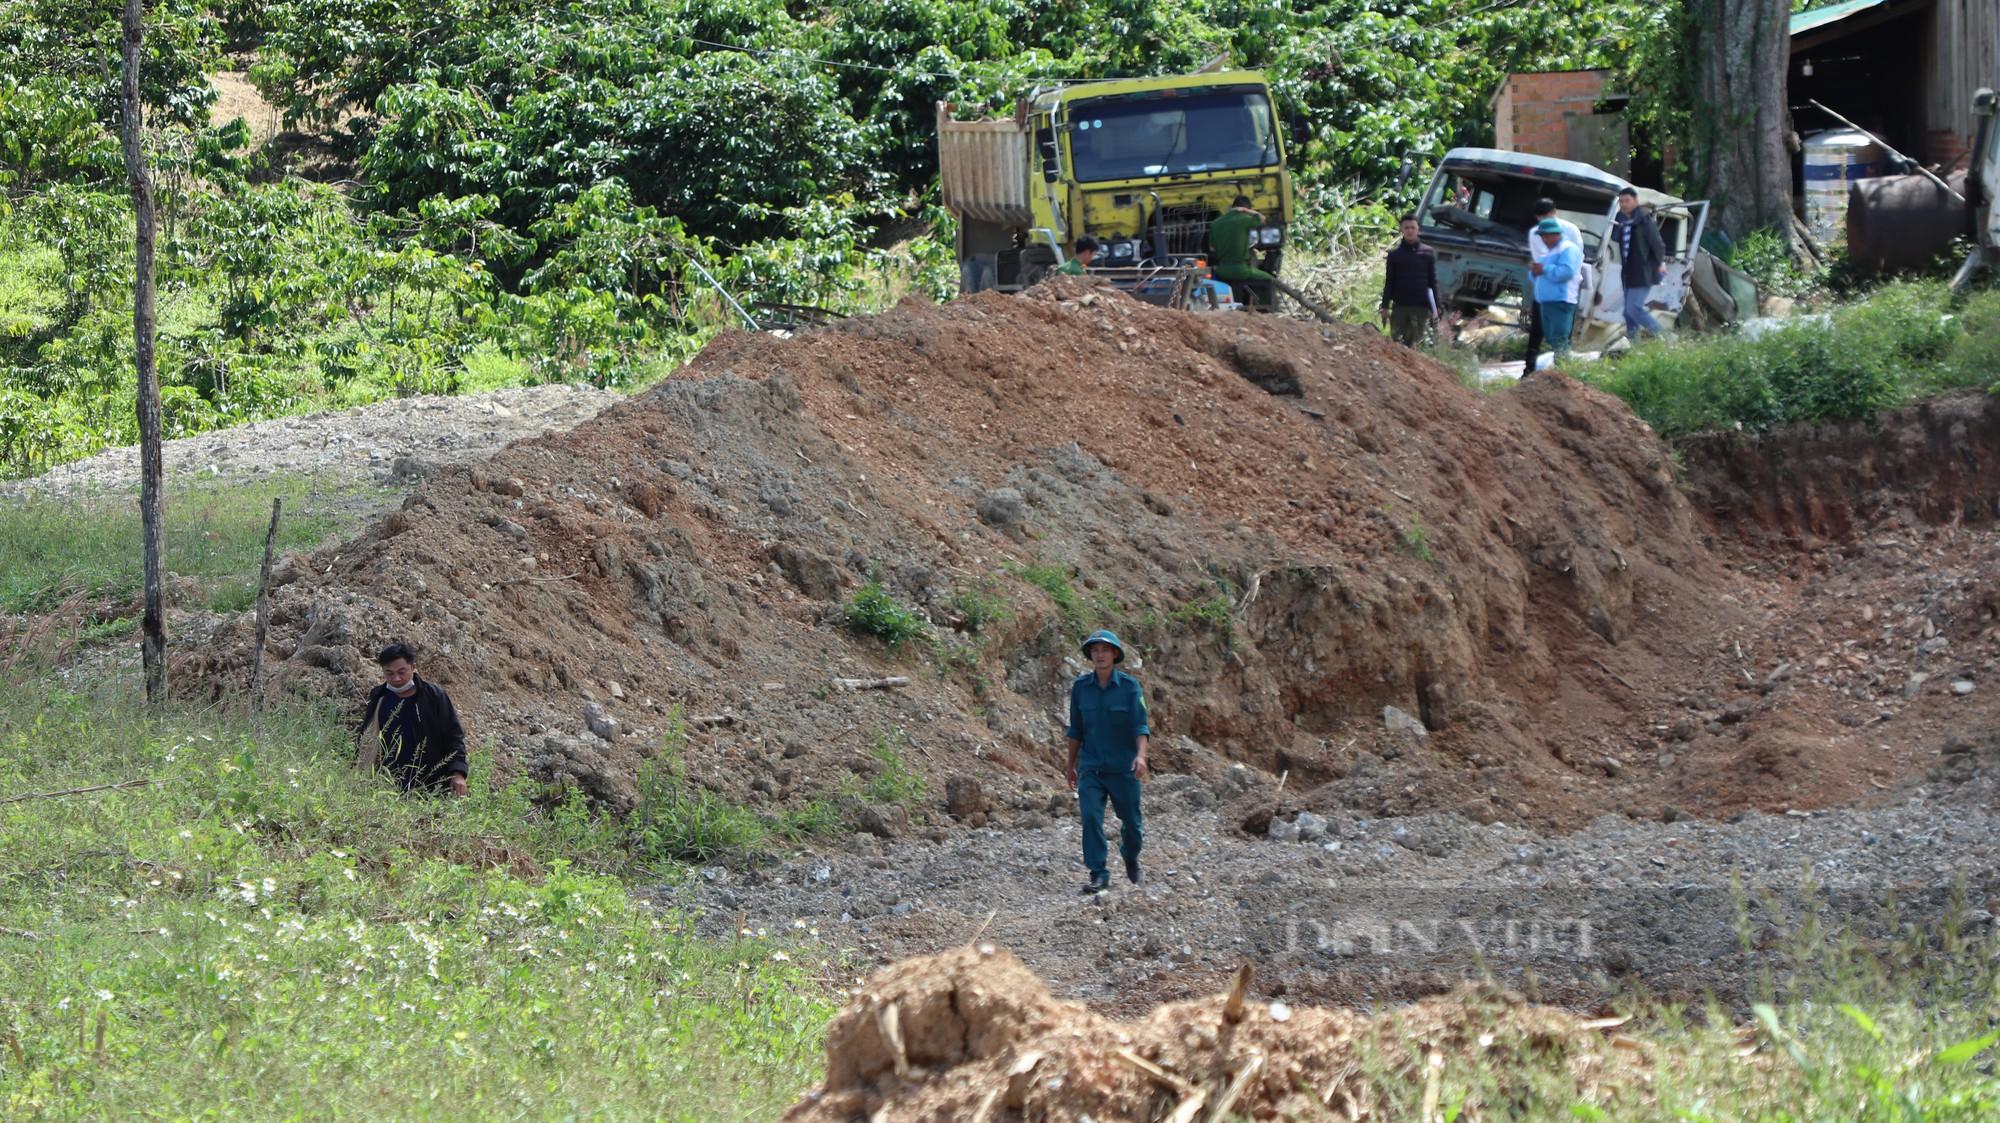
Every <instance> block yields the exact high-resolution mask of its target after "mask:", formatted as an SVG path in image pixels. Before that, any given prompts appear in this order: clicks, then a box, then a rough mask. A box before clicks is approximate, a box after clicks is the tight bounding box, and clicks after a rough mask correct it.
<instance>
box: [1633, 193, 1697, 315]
mask: <svg viewBox="0 0 2000 1123" xmlns="http://www.w3.org/2000/svg"><path fill="white" fill-rule="evenodd" d="M1653 222H1654V223H1655V224H1656V225H1658V226H1659V228H1660V241H1661V242H1663V243H1665V244H1666V247H1667V261H1666V265H1667V275H1666V276H1665V277H1664V278H1662V279H1661V281H1660V283H1659V284H1657V285H1654V286H1653V291H1652V292H1651V293H1648V294H1647V296H1646V307H1647V308H1648V309H1650V310H1651V311H1652V313H1653V316H1654V318H1655V319H1660V324H1661V326H1662V327H1665V326H1668V323H1669V322H1668V321H1667V320H1665V319H1662V318H1661V314H1662V313H1665V314H1666V315H1669V316H1672V317H1673V318H1674V320H1675V321H1678V320H1679V319H1680V315H1681V309H1682V308H1683V307H1685V306H1686V305H1687V301H1688V293H1689V291H1690V288H1691V286H1692V285H1693V283H1694V282H1693V277H1692V273H1693V270H1694V256H1695V254H1696V253H1698V252H1700V250H1701V234H1702V231H1703V230H1704V229H1706V228H1707V226H1708V200H1706V199H1698V200H1696V201H1694V202H1691V203H1675V204H1673V205H1671V206H1665V207H1661V208H1660V209H1659V211H1658V212H1657V213H1656V214H1654V215H1653Z"/></svg>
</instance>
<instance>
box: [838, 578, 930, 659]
mask: <svg viewBox="0 0 2000 1123" xmlns="http://www.w3.org/2000/svg"><path fill="white" fill-rule="evenodd" d="M846 616H847V626H848V627H849V628H850V629H852V630H854V631H855V632H858V633H860V634H861V635H864V636H874V637H875V638H877V639H879V640H881V641H882V642H883V643H885V644H887V645H889V648H890V650H892V651H893V650H895V649H896V648H898V647H901V646H902V645H903V644H904V643H905V642H906V641H909V640H912V639H915V638H916V637H918V636H920V635H923V634H924V633H925V632H926V631H928V630H929V628H930V625H929V624H927V623H925V622H924V619H923V617H921V616H918V615H917V614H916V612H915V611H914V610H913V609H911V608H909V607H907V606H905V605H903V604H902V603H900V602H898V601H897V600H896V598H894V597H892V596H890V595H889V592H888V590H886V589H884V588H883V587H882V585H881V583H880V582H877V581H872V580H871V581H869V582H868V583H867V584H866V585H863V586H861V588H860V589H859V590H858V591H856V592H855V594H854V597H853V599H851V600H849V601H848V602H847V608H846Z"/></svg>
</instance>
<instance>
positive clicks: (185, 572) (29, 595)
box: [0, 477, 369, 612]
mask: <svg viewBox="0 0 2000 1123" xmlns="http://www.w3.org/2000/svg"><path fill="white" fill-rule="evenodd" d="M367 494H369V493H368V492H365V491H361V490H358V489H348V490H345V491H341V490H328V489H323V488H321V487H319V486H318V485H316V484H315V483H314V482H313V481H310V480H307V479H303V478H299V477H286V478H275V479H272V480H267V481H262V482H258V483H229V484H221V483H195V484H187V485H181V486H177V487H170V488H169V490H168V493H167V496H166V499H165V502H164V523H165V526H164V529H165V533H166V557H165V565H166V569H167V571H168V572H169V573H174V574H179V575H181V576H184V577H192V578H195V579H197V580H198V581H200V582H201V584H202V588H203V592H204V594H205V596H204V600H205V601H206V603H208V604H209V605H210V606H211V607H213V608H216V609H218V610H222V611H231V610H235V609H240V608H244V607H248V606H249V605H250V604H251V603H252V602H253V601H254V599H255V597H256V586H255V581H256V576H257V569H258V565H259V563H260V562H261V560H262V557H263V552H264V532H265V530H266V529H267V528H268V527H269V525H270V520H271V500H272V499H274V498H280V497H282V498H283V499H284V500H285V516H284V519H283V520H282V521H281V522H280V523H279V526H278V547H279V549H280V550H294V549H310V548H312V547H314V546H317V545H319V544H320V543H321V542H322V541H324V540H325V539H326V537H327V536H328V535H329V534H331V533H333V532H334V531H335V530H336V529H339V528H340V527H341V526H342V525H343V524H344V523H345V522H347V521H349V520H346V519H343V517H342V516H341V514H340V513H339V512H340V500H342V499H343V498H344V499H347V500H350V501H351V500H352V499H354V498H356V497H358V496H365V495H367ZM6 505H7V514H6V517H5V518H4V519H0V611H3V612H26V611H38V610H44V609H47V608H49V607H51V606H52V605H54V604H56V603H57V602H59V601H61V600H62V599H63V598H64V597H67V596H69V595H70V594H73V593H82V594H84V595H85V596H87V597H89V598H91V599H93V600H98V599H119V598H124V597H129V596H132V595H134V594H136V593H137V592H139V590H140V588H141V586H142V585H143V583H144V576H145V574H144V569H143V566H142V564H141V559H140V556H139V505H138V501H137V499H136V498H135V497H133V496H130V495H110V494H105V495H98V496H93V497H87V498H80V499H53V498H43V497H25V498H10V499H8V500H6Z"/></svg>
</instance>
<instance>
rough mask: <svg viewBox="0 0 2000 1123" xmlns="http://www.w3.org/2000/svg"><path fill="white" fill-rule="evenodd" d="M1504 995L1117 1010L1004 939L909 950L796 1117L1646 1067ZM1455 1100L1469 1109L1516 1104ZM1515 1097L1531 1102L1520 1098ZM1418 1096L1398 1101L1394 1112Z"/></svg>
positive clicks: (1242, 1095) (1380, 1091) (1257, 1115)
mask: <svg viewBox="0 0 2000 1123" xmlns="http://www.w3.org/2000/svg"><path fill="white" fill-rule="evenodd" d="M1619 1021H1620V1019H1604V1020H1600V1021H1586V1020H1583V1019H1579V1018H1577V1017H1575V1016H1573V1015H1569V1014H1565V1013H1563V1012H1561V1011H1557V1010H1552V1009H1549V1008H1547V1007H1539V1006H1534V1005H1530V1004H1528V1003H1526V1002H1523V1001H1522V1000H1521V999H1520V997H1519V996H1517V995H1513V994H1509V993H1506V992H1482V991H1478V990H1472V989H1466V990H1461V991H1460V992H1458V993H1455V994H1453V995H1451V996H1448V997H1443V998H1433V999H1426V1000H1424V1001H1422V1002H1418V1003H1416V1004H1414V1005H1411V1006H1408V1007H1405V1008H1402V1009H1399V1010H1397V1011H1395V1012H1394V1013H1393V1014H1386V1015H1383V1016H1381V1017H1379V1018H1371V1017H1370V1016H1368V1015H1366V1014H1361V1013H1356V1012H1353V1011H1347V1010H1324V1009H1313V1008H1300V1009H1291V1008H1289V1007H1287V1006H1286V1005H1285V1004H1283V1003H1274V1002H1260V1001H1256V1000H1254V999H1248V998H1246V997H1243V996H1242V995H1238V996H1237V999H1236V1001H1235V1002H1234V1003H1232V1001H1231V995H1229V994H1217V995H1212V996H1209V997H1206V998H1200V999H1196V1000H1194V1001H1189V1002H1176V1003H1171V1004H1169V1005H1166V1006H1162V1007H1160V1008H1158V1009H1157V1010H1155V1011H1153V1013H1152V1014H1151V1015H1150V1016H1148V1017H1146V1018H1145V1019H1144V1020H1142V1021H1139V1022H1135V1023H1126V1024H1120V1023H1116V1022H1111V1021H1108V1020H1106V1019H1105V1018H1103V1017H1100V1016H1098V1015H1097V1014H1094V1013H1091V1012H1090V1011H1088V1010H1087V1009H1085V1008H1084V1007H1083V1005H1082V1004H1080V1003H1075V1002H1063V1001H1059V1000H1057V999H1055V998H1054V997H1052V996H1051V995H1050V994H1049V992H1048V991H1047V990H1046V989H1045V988H1044V987H1043V986H1042V984H1041V982H1040V981H1039V980H1038V979H1036V978H1035V976H1034V974H1033V973H1032V972H1030V971H1029V970H1028V969H1027V968H1026V967H1024V966H1022V964H1021V963H1020V961H1019V960H1017V959H1015V958H1014V957H1013V956H1012V955H1010V954H1008V953H1006V952H1004V951H996V950H995V949H994V948H992V947H991V946H990V945H988V946H982V947H979V948H976V949H975V948H965V949H962V950H959V951H954V952H947V953H945V954H942V955H936V956H928V957H923V958H919V959H911V960H905V961H904V962H902V963H898V964H896V965H894V966H892V967H889V968H887V969H885V970H883V971H881V972H880V973H878V974H877V975H876V976H875V977H874V978H873V979H871V980H869V983H868V985H867V986H866V987H865V988H863V990H862V991H861V993H860V994H859V995H858V996H857V997H856V998H855V1000H854V1001H853V1002H852V1003H851V1004H849V1006H848V1007H847V1009H846V1010H844V1011H843V1012H842V1013H841V1014H840V1016H839V1017H838V1018H836V1019H835V1020H834V1023H833V1025H832V1027H831V1028H830V1029H829V1030H828V1033H827V1046H826V1052H827V1075H826V1083H825V1084H824V1085H823V1086H822V1087H821V1088H820V1089H818V1090H816V1091H814V1092H812V1093H810V1094H808V1095H807V1096H806V1098H805V1099H803V1100H801V1101H800V1102H799V1103H798V1104H797V1105H796V1106H794V1107H793V1108H792V1110H791V1111H790V1112H788V1113H786V1115H785V1119H786V1120H787V1121H788V1123H847V1121H849V1120H856V1119H867V1120H871V1121H873V1123H901V1121H905V1120H907V1121H910V1123H918V1121H922V1123H929V1121H931V1120H939V1119H956V1120H968V1121H975V1123H987V1121H989V1120H991V1121H996V1123H997V1121H1001V1120H1021V1119H1034V1120H1044V1121H1047V1123H1069V1121H1076V1123H1081V1121H1083V1120H1092V1119H1095V1120H1099V1121H1101V1123H1110V1121H1113V1120H1128V1119H1129V1120H1154V1119H1175V1120H1191V1119H1222V1118H1230V1119H1236V1118H1244V1119H1318V1118H1335V1119H1381V1118H1416V1117H1417V1116H1415V1115H1410V1114H1408V1107H1409V1106H1410V1105H1413V1104H1414V1105H1415V1106H1417V1107H1418V1109H1419V1112H1420V1114H1421V1117H1422V1118H1424V1119H1432V1118H1442V1116H1441V1115H1439V1114H1438V1112H1439V1110H1440V1106H1441V1105H1440V1103H1439V1095H1438V1088H1439V1084H1440V1077H1441V1076H1442V1074H1443V1071H1444V1069H1445V1068H1446V1066H1451V1067H1460V1066H1464V1065H1467V1064H1473V1065H1480V1066H1485V1068H1486V1069H1487V1070H1489V1071H1499V1072H1508V1071H1516V1072H1518V1071H1526V1070H1530V1069H1534V1070H1541V1069H1546V1068H1551V1067H1553V1068H1554V1069H1555V1070H1556V1071H1559V1072H1562V1073H1565V1074H1567V1076H1568V1078H1569V1082H1570V1084H1571V1086H1572V1088H1571V1090H1572V1091H1573V1098H1572V1099H1571V1100H1570V1102H1581V1103H1595V1102H1602V1097H1603V1096H1604V1094H1605V1093H1606V1092H1607V1091H1609V1090H1613V1089H1626V1090H1629V1089H1633V1088H1637V1087H1640V1086H1642V1085H1643V1083H1644V1081H1645V1079H1646V1073H1645V1066H1644V1062H1643V1060H1642V1055H1641V1054H1640V1052H1639V1051H1638V1049H1639V1047H1638V1045H1637V1043H1636V1042H1634V1041H1631V1040H1629V1039H1624V1038H1619V1037H1613V1036H1608V1035H1607V1034H1606V1033H1605V1032H1604V1031H1605V1030H1607V1029H1611V1028H1613V1027H1615V1025H1616V1024H1617V1023H1618V1022H1619ZM1544 1092H1546V1088H1544V1089H1539V1090H1536V1091H1535V1092H1532V1093H1531V1091H1530V1090H1529V1089H1527V1088H1525V1087H1523V1088H1519V1089H1504V1088H1503V1089H1501V1090H1500V1092H1499V1094H1498V1097H1497V1098H1498V1101H1499V1102H1495V1103H1491V1104H1482V1103H1477V1102H1468V1103H1463V1104H1460V1105H1458V1106H1459V1110H1461V1111H1466V1112H1468V1114H1467V1115H1466V1117H1467V1118H1473V1119H1477V1118H1483V1117H1484V1113H1485V1111H1486V1110H1488V1109H1489V1108H1495V1109H1500V1110H1503V1111H1504V1110H1505V1107H1506V1104H1507V1103H1508V1102H1509V1101H1510V1100H1512V1099H1513V1098H1514V1097H1519V1096H1532V1095H1538V1094H1541V1093H1544ZM1517 1102H1518V1101H1517ZM1397 1104H1402V1105H1404V1106H1403V1107H1402V1108H1401V1109H1400V1111H1399V1109H1398V1108H1397V1107H1396V1106H1395V1105H1397Z"/></svg>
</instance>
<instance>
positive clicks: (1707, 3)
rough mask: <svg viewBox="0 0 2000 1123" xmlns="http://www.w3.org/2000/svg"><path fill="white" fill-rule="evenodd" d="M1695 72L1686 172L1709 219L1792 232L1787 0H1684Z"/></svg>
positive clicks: (1738, 230) (1742, 228)
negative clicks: (1705, 204)
mask: <svg viewBox="0 0 2000 1123" xmlns="http://www.w3.org/2000/svg"><path fill="white" fill-rule="evenodd" d="M1685 3H1686V4H1687V13H1688V30H1689V34H1690V38H1691V40H1692V42H1690V43H1689V44H1688V49H1689V50H1690V51H1691V52H1692V61H1693V66H1694V72H1695V81H1694V98H1695V104H1694V106H1693V110H1694V112H1693V114H1692V118H1693V122H1694V129H1693V133H1694V135H1693V136H1692V137H1690V138H1689V141H1690V144H1689V151H1688V171H1689V178H1690V180H1691V181H1692V183H1693V185H1694V194H1695V195H1696V196H1698V197H1701V198H1706V199H1708V200H1710V202H1711V210H1710V211H1709V224H1710V225H1711V226H1715V227H1720V228H1721V229H1723V230H1725V231H1727V232H1728V233H1730V234H1731V235H1733V236H1736V237H1741V236H1742V235H1744V234H1747V233H1749V232H1750V231H1752V230H1757V229H1760V228H1769V229H1772V230H1775V231H1776V232H1777V233H1778V235H1779V236H1780V237H1783V238H1785V239H1786V240H1787V241H1789V240H1790V239H1791V233H1792V157H1791V152H1790V150H1789V148H1788V147H1787V145H1786V140H1785V138H1786V136H1787V135H1788V134H1789V133H1790V131H1791V115H1790V114H1789V113H1788V112H1787V111H1786V107H1785V75H1786V71H1787V69H1788V68H1789V67H1790V65H1791V57H1792V40H1791V33H1790V29H1789V27H1788V24H1789V22H1790V20H1791V5H1790V3H1789V2H1788V0H1685Z"/></svg>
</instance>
